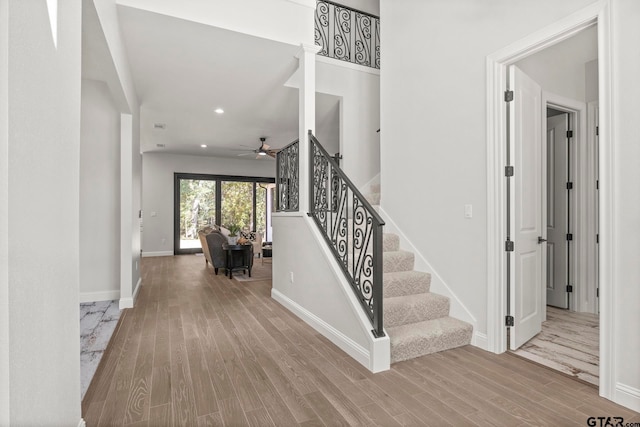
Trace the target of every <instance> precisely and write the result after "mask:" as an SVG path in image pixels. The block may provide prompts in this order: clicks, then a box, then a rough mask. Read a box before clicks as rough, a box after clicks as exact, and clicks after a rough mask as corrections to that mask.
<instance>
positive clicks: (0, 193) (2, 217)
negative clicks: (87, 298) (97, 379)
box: [0, 0, 10, 426]
mask: <svg viewBox="0 0 640 427" xmlns="http://www.w3.org/2000/svg"><path fill="white" fill-rule="evenodd" d="M8 39H9V0H0V426H8V425H9V421H10V418H9V416H10V413H9V390H10V389H9V240H8V234H9V209H8V207H9V115H8V113H9V102H8V98H9V79H8V74H9V49H8V48H9V46H8V43H7V40H8Z"/></svg>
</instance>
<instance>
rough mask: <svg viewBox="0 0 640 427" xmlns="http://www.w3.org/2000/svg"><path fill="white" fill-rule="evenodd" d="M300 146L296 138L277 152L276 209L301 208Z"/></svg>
mask: <svg viewBox="0 0 640 427" xmlns="http://www.w3.org/2000/svg"><path fill="white" fill-rule="evenodd" d="M299 164H300V147H299V144H298V140H297V139H296V140H295V141H293V142H292V143H290V144H289V145H287V146H285V147H282V148H281V149H280V150H279V151H278V152H277V153H276V211H278V212H295V211H298V209H299V208H300V206H299V205H300V203H299V200H300V176H299Z"/></svg>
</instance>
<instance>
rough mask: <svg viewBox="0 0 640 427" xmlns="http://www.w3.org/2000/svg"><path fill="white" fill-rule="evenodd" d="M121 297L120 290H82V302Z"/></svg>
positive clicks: (110, 299) (111, 299)
mask: <svg viewBox="0 0 640 427" xmlns="http://www.w3.org/2000/svg"><path fill="white" fill-rule="evenodd" d="M117 299H120V291H101V292H80V302H81V303H83V302H94V301H114V300H117Z"/></svg>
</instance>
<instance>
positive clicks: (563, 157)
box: [546, 113, 569, 308]
mask: <svg viewBox="0 0 640 427" xmlns="http://www.w3.org/2000/svg"><path fill="white" fill-rule="evenodd" d="M568 120H569V115H568V114H567V113H564V114H559V115H557V116H553V117H549V118H548V119H547V268H546V270H547V274H546V276H547V277H546V282H547V305H552V306H554V307H560V308H568V300H567V285H568V283H567V269H568V263H567V259H568V254H567V233H568V232H569V230H568V219H569V218H568V215H567V203H568V200H569V196H568V194H567V187H566V185H567V182H568V181H569V177H568V173H567V165H568V162H569V157H568V151H567V150H568V140H567V129H568V125H569V123H568Z"/></svg>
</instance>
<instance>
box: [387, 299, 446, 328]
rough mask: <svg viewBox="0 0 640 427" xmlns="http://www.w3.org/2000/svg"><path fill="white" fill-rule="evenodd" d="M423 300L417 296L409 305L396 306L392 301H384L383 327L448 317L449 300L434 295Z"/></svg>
mask: <svg viewBox="0 0 640 427" xmlns="http://www.w3.org/2000/svg"><path fill="white" fill-rule="evenodd" d="M422 295H429V296H430V298H428V299H424V298H421V297H418V296H417V295H416V296H415V298H414V299H413V300H412V301H411V302H410V303H402V304H397V303H395V301H393V299H388V300H387V301H385V305H384V325H385V326H386V327H388V328H392V327H395V326H402V325H407V324H409V323H417V322H423V321H425V320H434V319H439V318H441V317H446V316H448V315H449V299H448V298H445V297H441V296H439V295H434V294H422Z"/></svg>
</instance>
